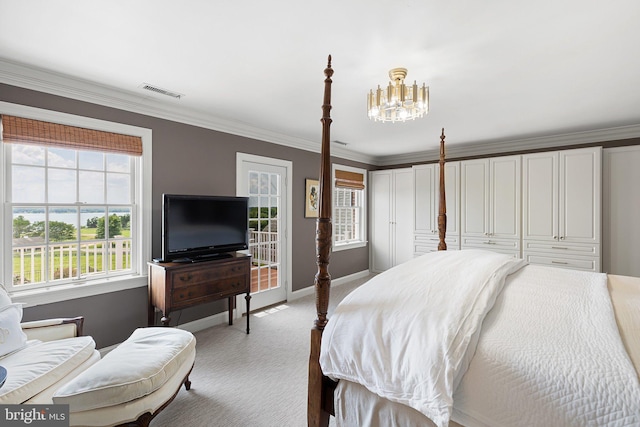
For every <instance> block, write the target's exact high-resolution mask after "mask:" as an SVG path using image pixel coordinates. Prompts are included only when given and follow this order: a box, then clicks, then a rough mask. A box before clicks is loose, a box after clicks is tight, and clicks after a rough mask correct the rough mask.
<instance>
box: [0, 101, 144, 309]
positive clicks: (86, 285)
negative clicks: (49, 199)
mask: <svg viewBox="0 0 640 427" xmlns="http://www.w3.org/2000/svg"><path fill="white" fill-rule="evenodd" d="M0 114H7V115H12V116H18V117H24V118H28V119H34V120H41V121H47V122H52V123H60V124H63V125H68V126H76V127H82V128H87V129H96V130H100V131H105V132H114V133H121V134H126V135H132V136H138V137H140V138H141V139H142V156H141V157H140V158H139V159H137V160H136V162H135V172H134V176H135V181H136V182H135V186H134V200H135V202H134V203H135V205H136V206H137V209H135V210H134V211H133V212H132V218H131V221H132V222H133V221H134V220H135V221H136V222H137V230H136V235H135V236H132V238H134V239H136V240H137V242H138V245H137V251H136V253H134V254H132V270H133V272H132V273H131V274H126V275H120V276H114V277H107V278H101V279H95V280H87V281H86V282H83V283H81V284H77V283H76V284H61V285H55V286H54V285H52V286H47V287H41V288H35V289H28V290H16V291H14V292H12V293H11V299H12V301H13V302H19V303H24V304H26V305H27V306H35V305H41V304H51V303H55V302H60V301H67V300H70V299H75V298H83V297H88V296H93V295H100V294H105V293H111V292H117V291H121V290H125V289H132V288H137V287H142V286H145V287H146V286H147V266H146V263H147V261H149V260H150V259H151V249H152V248H151V243H152V240H151V238H152V234H151V231H152V226H151V220H152V210H151V205H152V200H151V179H152V174H151V159H152V153H151V147H152V140H151V136H152V131H151V129H146V128H141V127H137V126H130V125H125V124H121V123H115V122H108V121H104V120H98V119H92V118H89V117H83V116H76V115H73V114H67V113H60V112H57V111H50V110H43V109H40V108H34V107H27V106H24V105H18V104H11V103H8V102H2V101H0ZM0 135H1V132H0ZM9 145H10V144H4V143H3V142H0V165H2V170H3V171H4V172H3V173H0V200H1V201H2V209H0V224H2V227H1V228H0V242H2V245H1V246H0V283H2V282H6V281H8V280H11V277H10V276H11V272H12V268H13V264H12V259H13V257H12V247H11V244H12V241H11V238H9V237H10V236H11V234H12V233H11V231H12V214H11V207H10V204H9V203H8V200H7V192H6V188H5V187H6V185H7V183H9V182H10V177H9V176H8V174H9V173H10V170H11V168H10V167H7V164H6V162H7V161H8V158H9V156H8V154H7V150H10V149H11V148H10V147H9ZM134 216H135V218H134Z"/></svg>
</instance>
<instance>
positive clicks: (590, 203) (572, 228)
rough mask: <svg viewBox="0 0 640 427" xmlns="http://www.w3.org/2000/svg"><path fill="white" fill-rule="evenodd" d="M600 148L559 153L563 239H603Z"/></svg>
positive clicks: (595, 240) (561, 232)
mask: <svg viewBox="0 0 640 427" xmlns="http://www.w3.org/2000/svg"><path fill="white" fill-rule="evenodd" d="M600 153H601V152H600V150H594V149H585V150H569V151H566V152H560V238H561V239H562V240H566V241H570V242H599V241H600V240H599V239H600V181H601V178H600V173H601V172H600V171H601V155H600Z"/></svg>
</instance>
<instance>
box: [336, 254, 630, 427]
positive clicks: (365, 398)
mask: <svg viewBox="0 0 640 427" xmlns="http://www.w3.org/2000/svg"><path fill="white" fill-rule="evenodd" d="M531 267H533V270H534V271H535V269H537V268H543V269H550V270H551V272H552V273H557V272H562V271H565V270H561V269H551V268H550V267H539V266H529V267H527V269H529V271H531V270H532V268H531ZM586 274H589V273H586ZM607 284H608V291H609V295H610V297H611V299H610V302H611V303H612V306H613V312H614V314H615V323H616V326H615V328H614V329H615V330H616V331H619V337H620V338H621V339H620V342H621V345H622V346H623V359H624V358H625V357H626V358H627V359H628V361H629V363H630V365H631V366H632V372H635V379H634V380H635V381H636V383H635V385H637V380H638V378H639V377H640V374H639V372H640V369H639V362H640V336H639V334H638V332H637V331H638V330H640V310H638V307H639V306H640V278H631V277H625V276H615V275H609V276H608V280H607ZM505 286H507V285H505ZM507 289H508V287H506V288H505V292H506V291H507ZM507 296H508V295H507ZM531 302H532V305H533V302H534V301H533V300H531ZM503 303H504V301H502V302H501V301H500V300H498V301H497V302H496V306H495V308H496V309H497V310H501V309H502V308H501V305H500V304H503ZM490 314H491V312H490ZM483 339H484V335H483V334H482V333H481V335H480V339H479V344H478V351H482V349H483ZM477 370H478V366H476V365H474V363H473V362H472V363H471V365H470V367H469V371H468V374H469V377H470V378H471V377H474V376H476V374H475V371H477ZM481 376H482V375H480V377H481ZM467 381H472V380H469V379H468V378H467V375H465V376H464V377H463V378H462V383H461V385H460V387H459V389H458V390H457V391H456V394H455V395H454V404H453V415H452V420H453V421H454V422H457V423H459V424H460V425H465V426H469V427H475V426H485V425H491V426H500V425H514V422H513V420H511V422H508V421H505V418H504V417H507V420H508V416H509V414H500V408H496V407H490V408H486V407H485V406H486V405H487V402H486V401H485V400H487V399H485V397H487V396H491V395H492V394H493V393H492V392H490V391H488V390H487V384H473V386H469V382H467ZM631 383H632V384H633V381H631ZM602 387H605V388H606V387H607V385H602ZM478 389H481V390H483V391H484V393H477V390H478ZM507 389H509V388H508V387H507ZM472 390H475V391H476V393H475V394H473V392H472ZM608 393H611V391H609V392H608ZM461 399H462V400H461ZM558 399H559V400H560V401H562V399H563V398H562V397H561V396H558ZM488 400H490V399H488ZM564 401H565V402H564V404H563V405H564V408H563V409H562V410H563V411H564V412H565V413H566V414H570V416H569V417H568V419H556V420H554V421H553V422H551V423H549V420H548V415H547V414H544V413H538V412H535V411H533V413H531V414H529V415H527V417H528V418H527V419H526V421H524V419H523V418H519V419H518V422H516V423H515V424H516V425H571V424H572V423H578V424H577V425H579V422H577V421H575V419H579V417H578V418H574V417H573V415H576V414H574V413H573V412H572V411H577V410H579V409H578V408H579V407H580V403H578V404H577V405H571V402H572V401H574V402H575V401H576V398H575V396H574V397H567V396H565V397H564ZM491 405H495V404H494V403H491V402H489V406H491ZM637 408H638V407H637V406H636V407H635V408H627V411H628V412H629V414H628V415H629V416H628V417H624V416H622V417H618V418H616V416H615V415H614V416H613V417H611V416H610V415H611V414H608V413H606V412H607V410H606V408H604V407H602V406H601V407H598V406H597V405H596V406H595V407H594V411H600V412H601V414H600V415H597V416H596V419H597V420H598V421H596V422H595V423H596V424H597V425H638V423H639V422H640V421H638V418H637V417H640V414H638V409H637ZM335 410H336V421H337V424H338V425H349V426H350V425H371V426H378V425H379V426H407V427H410V426H416V427H417V426H433V423H431V422H430V420H428V419H427V418H426V417H425V416H424V415H422V414H421V413H419V412H418V411H416V410H414V409H412V408H409V407H407V406H405V405H402V404H399V403H395V402H390V401H389V400H386V399H383V398H380V397H379V396H377V395H376V394H374V393H372V392H370V391H369V390H367V389H366V388H364V387H362V386H361V385H359V384H355V383H352V382H349V381H344V380H343V381H340V383H339V384H338V389H337V390H336V395H335ZM634 411H635V415H634ZM516 412H517V413H520V409H518V410H517V411H516ZM634 416H635V417H636V418H635V419H634ZM492 417H495V418H492ZM598 417H599V418H598ZM450 425H456V424H455V423H453V422H452V423H451V424H450Z"/></svg>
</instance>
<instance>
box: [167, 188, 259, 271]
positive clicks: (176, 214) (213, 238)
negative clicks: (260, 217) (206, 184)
mask: <svg viewBox="0 0 640 427" xmlns="http://www.w3.org/2000/svg"><path fill="white" fill-rule="evenodd" d="M248 209H249V198H248V197H231V196H195V195H184V194H163V195H162V258H163V259H162V261H163V262H171V261H174V262H180V261H182V262H195V261H204V260H207V259H212V258H217V257H224V256H228V254H229V253H231V252H235V251H240V250H244V249H248V248H249V226H248V223H249V212H248Z"/></svg>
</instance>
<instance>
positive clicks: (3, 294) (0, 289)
mask: <svg viewBox="0 0 640 427" xmlns="http://www.w3.org/2000/svg"><path fill="white" fill-rule="evenodd" d="M9 304H11V298H9V294H8V293H7V290H6V289H5V288H4V286H3V285H2V284H1V283H0V309H1V308H3V307H6V306H8V305H9Z"/></svg>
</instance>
